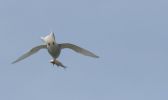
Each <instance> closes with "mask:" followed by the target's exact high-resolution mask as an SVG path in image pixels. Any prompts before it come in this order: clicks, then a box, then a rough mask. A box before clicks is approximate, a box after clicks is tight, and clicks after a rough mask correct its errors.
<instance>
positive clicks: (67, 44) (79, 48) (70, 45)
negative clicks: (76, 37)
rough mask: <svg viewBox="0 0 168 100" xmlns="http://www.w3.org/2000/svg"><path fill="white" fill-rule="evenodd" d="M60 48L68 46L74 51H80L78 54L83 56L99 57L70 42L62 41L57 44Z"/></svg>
mask: <svg viewBox="0 0 168 100" xmlns="http://www.w3.org/2000/svg"><path fill="white" fill-rule="evenodd" d="M59 46H60V48H61V49H64V48H69V49H72V50H74V51H76V52H77V53H80V54H83V55H85V56H90V57H94V58H99V56H97V55H95V54H94V53H92V52H90V51H88V50H86V49H83V48H81V47H79V46H76V45H74V44H70V43H62V44H59Z"/></svg>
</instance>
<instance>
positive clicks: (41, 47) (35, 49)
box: [12, 45, 47, 64]
mask: <svg viewBox="0 0 168 100" xmlns="http://www.w3.org/2000/svg"><path fill="white" fill-rule="evenodd" d="M44 48H47V46H46V45H39V46H36V47H34V48H32V49H31V50H29V51H28V52H26V53H25V54H23V55H22V56H20V57H19V58H18V59H16V60H15V61H14V62H12V64H14V63H16V62H19V61H20V60H23V59H25V58H27V57H29V56H31V55H33V54H34V53H36V52H38V51H39V50H40V49H44Z"/></svg>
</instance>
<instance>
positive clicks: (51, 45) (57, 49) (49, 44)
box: [12, 32, 99, 68]
mask: <svg viewBox="0 0 168 100" xmlns="http://www.w3.org/2000/svg"><path fill="white" fill-rule="evenodd" d="M41 39H42V40H43V41H44V43H45V44H43V45H38V46H36V47H33V48H32V49H31V50H29V51H28V52H26V53H25V54H23V55H22V56H20V57H19V58H18V59H16V60H15V61H14V62H12V64H14V63H16V62H19V61H21V60H23V59H25V58H27V57H29V56H31V55H33V54H35V53H36V52H38V51H39V50H40V49H47V50H48V52H49V54H50V55H51V56H52V58H53V59H52V60H51V61H50V63H52V64H53V65H54V64H56V65H57V66H61V67H63V68H66V67H65V66H64V65H63V64H62V63H61V62H60V61H58V60H57V58H58V57H59V55H60V53H61V50H62V49H64V48H69V49H72V50H73V51H75V52H77V53H80V54H82V55H85V56H90V57H93V58H99V57H98V56H97V55H95V54H94V53H92V52H90V51H88V50H86V49H84V48H81V47H79V46H76V45H74V44H70V43H61V44H58V43H56V40H55V36H54V33H53V32H51V33H50V34H49V35H47V36H45V37H41Z"/></svg>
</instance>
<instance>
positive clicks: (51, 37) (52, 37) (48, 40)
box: [41, 32, 56, 46]
mask: <svg viewBox="0 0 168 100" xmlns="http://www.w3.org/2000/svg"><path fill="white" fill-rule="evenodd" d="M41 39H42V40H43V41H44V42H45V43H46V45H47V46H52V45H56V41H55V35H54V32H51V33H50V34H48V35H47V36H45V37H41Z"/></svg>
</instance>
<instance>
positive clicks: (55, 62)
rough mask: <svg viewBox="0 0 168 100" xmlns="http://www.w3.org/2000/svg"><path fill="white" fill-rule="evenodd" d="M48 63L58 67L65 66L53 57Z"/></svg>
mask: <svg viewBox="0 0 168 100" xmlns="http://www.w3.org/2000/svg"><path fill="white" fill-rule="evenodd" d="M50 63H52V64H53V65H54V64H55V65H57V66H58V67H59V66H61V67H63V68H66V66H64V65H63V64H62V63H61V62H60V61H58V60H56V59H53V60H51V61H50Z"/></svg>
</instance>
